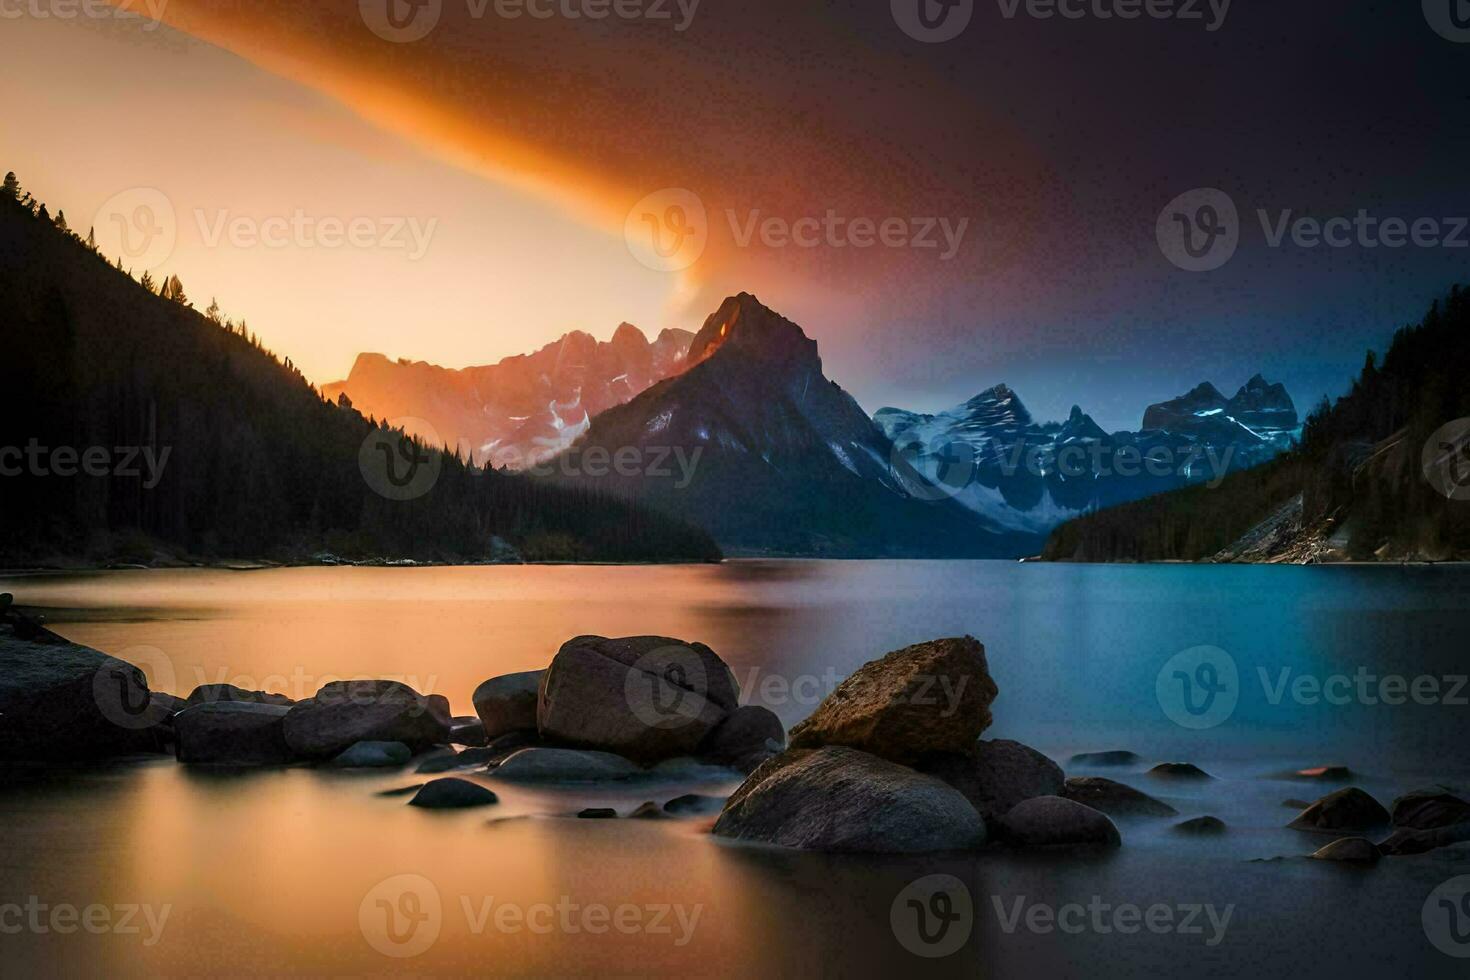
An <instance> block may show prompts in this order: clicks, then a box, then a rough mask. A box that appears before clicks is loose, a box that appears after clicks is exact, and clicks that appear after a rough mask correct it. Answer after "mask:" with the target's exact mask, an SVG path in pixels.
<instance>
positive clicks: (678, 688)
mask: <svg viewBox="0 0 1470 980" xmlns="http://www.w3.org/2000/svg"><path fill="white" fill-rule="evenodd" d="M738 698H739V688H738V687H737V686H736V684H735V676H734V675H733V674H731V673H730V668H729V667H727V666H726V665H725V662H724V661H723V660H721V659H720V658H719V657H718V656H717V655H716V654H715V652H714V651H713V650H711V649H710V648H709V647H707V646H705V645H704V644H702V643H684V642H683V641H682V640H675V639H671V638H669V637H662V636H631V637H623V638H620V639H608V638H606V637H601V636H579V637H576V638H574V639H571V640H568V641H567V642H566V643H564V644H563V645H562V648H561V649H560V650H559V651H557V654H556V657H555V659H553V660H552V662H551V666H550V667H548V668H547V669H546V673H545V676H543V677H542V679H541V689H540V692H539V701H538V707H537V713H536V726H537V728H538V730H539V731H540V733H541V736H542V738H545V739H547V740H550V741H554V742H560V743H563V744H566V745H573V746H578V747H583V748H592V749H601V750H604V751H608V752H615V753H617V754H619V755H622V756H625V757H627V758H630V759H634V760H637V761H638V762H644V763H647V762H656V761H658V760H659V759H667V758H669V757H671V756H679V755H690V754H692V753H693V752H694V751H695V750H696V749H697V748H698V746H699V744H700V743H701V742H703V741H704V739H705V738H706V737H707V736H708V735H709V733H710V732H711V731H712V730H713V729H714V728H715V727H716V726H717V725H719V724H720V722H722V721H724V720H725V716H726V715H728V714H730V713H731V712H732V711H734V710H735V708H736V707H737V702H738Z"/></svg>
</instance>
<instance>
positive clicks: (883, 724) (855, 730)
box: [791, 636, 997, 764]
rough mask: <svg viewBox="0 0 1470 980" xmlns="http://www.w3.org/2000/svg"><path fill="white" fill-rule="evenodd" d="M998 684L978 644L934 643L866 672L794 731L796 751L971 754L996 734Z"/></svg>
mask: <svg viewBox="0 0 1470 980" xmlns="http://www.w3.org/2000/svg"><path fill="white" fill-rule="evenodd" d="M996 693H997V690H996V686H995V681H993V680H992V679H991V677H990V667H989V664H988V663H987V662H986V659H985V647H984V646H982V645H981V644H980V643H979V641H977V640H976V639H975V638H974V637H972V636H964V637H953V638H948V639H940V640H930V641H928V642H927V643H918V644H915V645H914V646H910V647H904V648H903V649H902V650H895V651H893V652H892V653H889V654H887V655H885V656H884V657H882V658H881V659H878V660H874V661H871V662H870V663H867V664H864V665H863V666H862V667H860V668H859V669H858V671H857V672H856V673H855V674H853V675H852V676H851V677H849V678H847V680H845V681H843V682H842V683H841V684H839V685H838V686H837V689H836V690H834V691H833V692H832V693H831V694H829V695H828V696H827V698H826V699H825V700H824V701H823V702H822V703H821V704H820V705H818V706H817V710H816V711H814V712H813V713H812V716H811V717H810V718H808V719H807V720H806V721H803V722H802V723H801V724H799V725H797V726H796V727H795V728H793V729H792V730H791V747H792V748H794V749H796V748H818V747H821V746H836V745H841V746H846V747H848V748H854V749H859V750H861V751H863V752H867V753H869V754H871V755H876V756H879V757H880V758H883V759H888V760H889V761H892V762H901V763H905V764H908V763H914V762H918V761H919V760H921V759H923V758H924V757H925V756H930V755H934V754H936V753H941V752H958V753H967V752H969V751H970V749H971V748H972V747H973V746H974V744H975V741H976V739H978V738H979V737H980V734H981V733H982V732H983V731H985V729H986V728H988V727H990V720H991V718H990V705H991V703H992V702H993V701H994V700H995V697H996Z"/></svg>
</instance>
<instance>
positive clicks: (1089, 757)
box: [1067, 749, 1140, 767]
mask: <svg viewBox="0 0 1470 980" xmlns="http://www.w3.org/2000/svg"><path fill="white" fill-rule="evenodd" d="M1139 761H1140V760H1139V758H1138V756H1137V754H1136V753H1133V752H1128V751H1125V750H1123V749H1113V750H1111V751H1108V752H1079V753H1077V754H1076V755H1074V756H1072V758H1070V759H1068V760H1067V765H1069V766H1094V767H1099V766H1134V765H1137V764H1138V763H1139Z"/></svg>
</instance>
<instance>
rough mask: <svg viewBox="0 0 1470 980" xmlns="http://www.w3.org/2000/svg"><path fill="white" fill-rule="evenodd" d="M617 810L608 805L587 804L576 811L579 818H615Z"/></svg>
mask: <svg viewBox="0 0 1470 980" xmlns="http://www.w3.org/2000/svg"><path fill="white" fill-rule="evenodd" d="M617 816H618V811H616V810H614V809H613V808H612V807H610V806H589V807H588V808H587V809H585V810H580V811H578V813H577V819H579V820H616V819H617Z"/></svg>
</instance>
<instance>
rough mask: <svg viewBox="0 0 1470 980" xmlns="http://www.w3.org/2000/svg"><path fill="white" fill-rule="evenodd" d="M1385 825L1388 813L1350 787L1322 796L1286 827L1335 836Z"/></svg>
mask: <svg viewBox="0 0 1470 980" xmlns="http://www.w3.org/2000/svg"><path fill="white" fill-rule="evenodd" d="M1388 823H1389V816H1388V811H1387V810H1385V809H1384V808H1383V805H1382V804H1380V803H1379V802H1378V801H1377V800H1375V799H1374V798H1373V797H1371V796H1369V795H1368V794H1367V793H1365V792H1363V791H1362V790H1360V789H1358V788H1357V787H1356V786H1349V787H1347V788H1346V789H1340V790H1338V791H1337V792H1335V793H1329V794H1327V795H1326V796H1324V797H1322V798H1321V799H1320V800H1318V801H1317V802H1316V803H1313V804H1312V805H1311V806H1309V807H1307V808H1306V809H1305V810H1303V811H1302V812H1301V814H1300V815H1299V816H1298V817H1297V818H1296V819H1295V820H1293V821H1292V822H1291V823H1290V824H1288V825H1287V826H1289V827H1291V828H1292V829H1294V830H1306V831H1310V832H1312V833H1318V834H1337V833H1343V832H1361V831H1365V830H1374V829H1376V828H1379V827H1386V826H1388Z"/></svg>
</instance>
